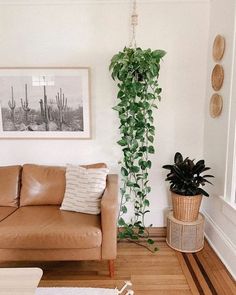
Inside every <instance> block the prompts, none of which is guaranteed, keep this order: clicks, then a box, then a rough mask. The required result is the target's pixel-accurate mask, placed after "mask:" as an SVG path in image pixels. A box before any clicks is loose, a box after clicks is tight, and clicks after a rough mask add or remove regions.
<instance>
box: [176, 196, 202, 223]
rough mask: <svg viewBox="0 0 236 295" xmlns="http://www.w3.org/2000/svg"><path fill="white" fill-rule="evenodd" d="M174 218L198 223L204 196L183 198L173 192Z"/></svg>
mask: <svg viewBox="0 0 236 295" xmlns="http://www.w3.org/2000/svg"><path fill="white" fill-rule="evenodd" d="M171 195H172V205H173V214H174V218H176V219H178V220H181V221H188V222H191V221H196V220H197V218H198V213H199V209H200V205H201V201H202V195H196V196H182V195H178V194H175V193H173V192H171Z"/></svg>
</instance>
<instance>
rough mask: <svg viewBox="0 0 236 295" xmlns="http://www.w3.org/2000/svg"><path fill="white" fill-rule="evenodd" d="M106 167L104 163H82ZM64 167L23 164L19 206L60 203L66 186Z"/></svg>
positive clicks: (88, 166) (89, 166) (92, 166)
mask: <svg viewBox="0 0 236 295" xmlns="http://www.w3.org/2000/svg"><path fill="white" fill-rule="evenodd" d="M83 167H85V168H87V169H89V168H103V167H106V164H104V163H97V164H92V165H83ZM65 172H66V167H59V166H44V165H35V164H25V165H24V166H23V170H22V183H21V184H22V185H21V192H20V206H32V205H61V203H62V201H63V198H64V193H65V186H66V178H65Z"/></svg>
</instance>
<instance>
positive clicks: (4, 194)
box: [0, 165, 21, 207]
mask: <svg viewBox="0 0 236 295" xmlns="http://www.w3.org/2000/svg"><path fill="white" fill-rule="evenodd" d="M20 174H21V166H18V165H17V166H5V167H0V206H10V207H18V198H19V191H20Z"/></svg>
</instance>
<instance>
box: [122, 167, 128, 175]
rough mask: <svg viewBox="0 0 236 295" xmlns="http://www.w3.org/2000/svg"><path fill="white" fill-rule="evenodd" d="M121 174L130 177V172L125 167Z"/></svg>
mask: <svg viewBox="0 0 236 295" xmlns="http://www.w3.org/2000/svg"><path fill="white" fill-rule="evenodd" d="M121 174H122V175H123V176H128V175H129V173H128V171H127V170H126V169H125V168H124V167H121Z"/></svg>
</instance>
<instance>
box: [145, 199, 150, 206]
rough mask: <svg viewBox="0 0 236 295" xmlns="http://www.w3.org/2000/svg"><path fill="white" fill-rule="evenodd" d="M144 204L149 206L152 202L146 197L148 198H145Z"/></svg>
mask: <svg viewBox="0 0 236 295" xmlns="http://www.w3.org/2000/svg"><path fill="white" fill-rule="evenodd" d="M144 205H145V206H148V207H149V205H150V202H149V201H148V200H147V199H146V200H144Z"/></svg>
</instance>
